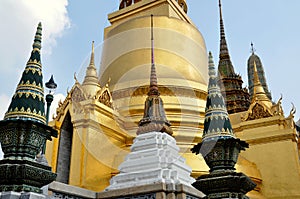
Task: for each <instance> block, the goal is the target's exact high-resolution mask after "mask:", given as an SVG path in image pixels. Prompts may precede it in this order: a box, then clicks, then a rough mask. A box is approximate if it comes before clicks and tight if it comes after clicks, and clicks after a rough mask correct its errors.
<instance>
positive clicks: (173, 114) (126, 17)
mask: <svg viewBox="0 0 300 199" xmlns="http://www.w3.org/2000/svg"><path fill="white" fill-rule="evenodd" d="M172 3H174V5H171V4H172ZM175 3H176V2H175V1H167V0H166V1H147V0H145V1H141V2H139V3H138V4H135V5H133V6H131V7H127V8H124V9H122V10H119V11H117V12H114V13H111V14H110V15H109V20H110V22H111V24H112V25H111V26H110V27H107V28H106V30H105V40H104V46H103V53H102V59H101V60H102V63H101V67H100V68H101V69H100V84H101V85H102V84H104V83H105V82H106V81H107V79H108V78H109V77H111V82H110V90H111V91H112V96H113V101H114V106H115V108H116V109H117V111H118V112H119V113H120V115H121V116H123V117H124V118H125V121H126V122H125V124H124V126H123V128H125V129H126V130H127V131H128V132H129V133H130V134H132V135H135V132H136V130H137V126H138V125H137V124H138V122H139V120H140V119H141V118H142V117H143V109H144V101H145V98H146V95H147V92H148V87H149V86H148V85H149V74H150V64H151V40H150V33H151V31H150V25H151V24H150V21H151V20H150V15H151V14H153V15H154V17H153V20H154V42H155V45H154V56H155V65H156V68H157V78H158V82H159V85H158V89H159V92H160V94H161V95H160V96H161V98H162V99H163V101H164V107H165V110H166V115H167V118H168V120H169V121H170V123H171V125H172V126H173V129H174V133H175V134H174V136H177V135H181V136H183V137H185V138H189V139H188V140H185V141H184V143H183V144H184V145H185V146H187V145H190V144H191V143H192V142H193V141H194V139H195V136H196V134H197V136H199V135H201V132H202V128H203V119H204V108H205V103H206V93H207V92H206V90H207V80H208V75H207V74H208V73H207V63H208V62H207V52H206V47H205V43H204V39H203V37H202V35H201V33H200V32H199V30H198V29H197V28H196V27H195V26H194V25H193V23H192V21H191V20H190V19H189V17H188V16H187V15H186V13H185V12H184V10H183V9H182V8H181V7H180V6H179V5H178V3H176V4H175ZM199 116H200V117H199ZM191 127H193V128H191ZM187 129H191V130H187ZM181 132H182V134H181Z"/></svg>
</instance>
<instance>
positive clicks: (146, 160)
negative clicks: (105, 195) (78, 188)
mask: <svg viewBox="0 0 300 199" xmlns="http://www.w3.org/2000/svg"><path fill="white" fill-rule="evenodd" d="M119 170H120V173H119V174H118V175H116V176H114V177H113V178H112V179H111V180H110V186H109V187H107V189H106V190H114V189H122V188H129V187H134V186H141V185H149V184H153V183H173V184H185V185H188V186H191V184H192V183H193V182H194V181H195V180H194V178H192V177H190V174H191V171H192V170H191V168H190V167H189V166H188V165H186V164H185V159H184V158H183V157H181V156H180V155H179V147H178V146H177V145H176V140H175V138H173V137H172V136H170V135H168V134H167V133H161V132H150V133H145V134H140V135H138V136H137V137H136V138H135V140H134V142H133V145H132V146H131V152H130V153H129V154H128V155H127V157H126V158H125V161H124V162H123V163H122V164H121V165H120V166H119Z"/></svg>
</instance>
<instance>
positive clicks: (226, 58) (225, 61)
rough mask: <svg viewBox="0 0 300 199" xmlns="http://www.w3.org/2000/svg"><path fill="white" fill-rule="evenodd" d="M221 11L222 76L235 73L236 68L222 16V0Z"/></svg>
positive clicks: (220, 55) (220, 69) (220, 59)
mask: <svg viewBox="0 0 300 199" xmlns="http://www.w3.org/2000/svg"><path fill="white" fill-rule="evenodd" d="M219 12H220V54H219V67H218V70H219V73H220V75H221V76H229V75H233V74H235V73H234V68H233V66H232V63H231V60H230V55H229V50H228V46H227V42H226V37H225V28H224V22H223V16H222V5H221V0H219Z"/></svg>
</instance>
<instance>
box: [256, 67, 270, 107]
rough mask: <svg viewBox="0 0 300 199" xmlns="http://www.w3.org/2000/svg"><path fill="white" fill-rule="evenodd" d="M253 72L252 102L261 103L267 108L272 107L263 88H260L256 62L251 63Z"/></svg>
mask: <svg viewBox="0 0 300 199" xmlns="http://www.w3.org/2000/svg"><path fill="white" fill-rule="evenodd" d="M253 72H254V80H253V81H254V82H253V84H254V87H253V98H252V102H254V101H260V102H263V103H264V104H265V105H266V106H267V107H268V108H271V107H272V102H271V100H270V99H269V98H268V96H267V94H266V92H265V90H264V88H263V87H262V84H261V82H260V80H259V77H258V71H257V67H256V62H255V61H253Z"/></svg>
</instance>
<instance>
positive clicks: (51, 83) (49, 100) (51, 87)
mask: <svg viewBox="0 0 300 199" xmlns="http://www.w3.org/2000/svg"><path fill="white" fill-rule="evenodd" d="M45 85H46V88H48V90H49V92H48V94H47V95H46V102H47V113H46V124H47V125H48V122H49V112H50V106H51V103H52V102H53V98H54V96H53V94H54V92H55V89H56V88H57V84H56V83H55V82H54V79H53V75H51V78H50V80H49V81H48V82H46V83H45ZM45 152H46V142H45V143H44V146H43V149H42V154H43V155H44V154H45Z"/></svg>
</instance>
